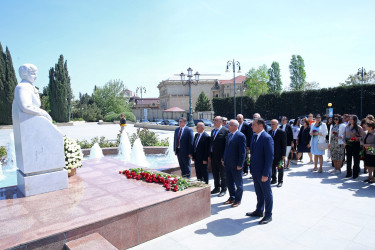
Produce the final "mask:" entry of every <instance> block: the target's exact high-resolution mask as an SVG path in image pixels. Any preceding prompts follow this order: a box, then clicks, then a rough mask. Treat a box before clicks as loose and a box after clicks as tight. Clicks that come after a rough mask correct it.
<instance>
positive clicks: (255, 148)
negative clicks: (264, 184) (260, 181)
mask: <svg viewBox="0 0 375 250" xmlns="http://www.w3.org/2000/svg"><path fill="white" fill-rule="evenodd" d="M254 139H255V134H254V135H253V140H252V141H251V144H250V148H251V149H250V150H251V152H252V153H251V157H250V172H251V174H252V175H253V176H254V177H256V178H261V177H262V176H267V177H271V175H272V162H273V139H272V137H271V136H270V135H269V134H268V133H267V132H266V131H264V132H263V133H262V134H261V135H260V137H259V138H258V140H257V141H256V142H255V140H254Z"/></svg>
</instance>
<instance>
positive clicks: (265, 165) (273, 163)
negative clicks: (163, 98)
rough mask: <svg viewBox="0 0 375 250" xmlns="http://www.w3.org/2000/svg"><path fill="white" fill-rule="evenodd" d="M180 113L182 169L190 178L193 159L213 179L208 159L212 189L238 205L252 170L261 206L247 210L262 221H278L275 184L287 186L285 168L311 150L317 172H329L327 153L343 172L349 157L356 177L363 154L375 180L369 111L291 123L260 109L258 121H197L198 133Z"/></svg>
mask: <svg viewBox="0 0 375 250" xmlns="http://www.w3.org/2000/svg"><path fill="white" fill-rule="evenodd" d="M186 123H187V121H186V119H185V118H180V120H179V127H178V128H177V129H176V130H175V135H174V151H175V153H176V155H177V158H178V162H179V165H180V168H181V172H182V175H183V176H184V177H186V178H190V173H191V168H190V161H191V159H193V160H194V162H195V170H196V175H197V179H198V180H201V181H204V182H205V183H207V184H208V163H209V162H211V169H212V174H213V179H214V188H213V189H212V191H211V194H218V196H219V197H222V196H225V195H226V193H227V191H228V192H229V198H228V200H227V201H225V202H224V204H225V205H231V206H232V207H237V206H239V205H240V204H241V199H242V194H243V176H247V175H249V174H250V179H252V180H253V183H254V188H255V193H256V195H257V206H256V209H255V211H253V212H249V213H246V215H247V216H253V217H263V218H262V220H261V221H260V222H259V223H260V224H267V223H269V222H270V221H272V206H273V196H272V190H271V185H272V184H277V187H282V185H283V181H284V169H288V168H290V166H291V164H298V162H301V161H302V157H303V155H304V153H307V154H308V157H309V163H313V164H314V168H313V169H312V171H313V172H317V173H322V172H323V155H326V154H327V156H328V160H331V161H332V170H331V171H330V172H331V173H332V174H335V175H338V174H340V173H341V169H342V168H343V166H344V164H345V163H346V176H345V178H353V179H356V178H358V176H359V173H360V160H361V159H362V160H364V166H365V167H364V171H365V172H368V178H367V179H366V180H365V181H366V182H369V183H374V182H375V175H374V171H375V133H374V129H375V120H374V116H372V115H368V116H367V117H366V118H364V119H363V120H362V121H361V123H360V125H359V122H358V117H357V116H356V115H347V114H345V115H343V116H341V115H339V114H335V115H333V117H329V118H328V120H327V122H326V123H324V122H322V117H321V115H320V114H317V115H315V117H314V115H313V114H309V115H308V117H305V118H302V119H301V118H296V119H294V121H293V123H289V120H288V118H287V117H285V116H283V117H282V118H281V122H280V124H279V120H277V119H273V120H271V122H270V125H271V126H270V127H269V126H268V125H267V124H266V123H265V121H264V120H263V119H262V118H261V116H260V114H258V113H255V114H254V115H253V122H252V123H251V124H249V123H248V122H246V121H244V117H243V115H242V114H238V115H237V117H236V119H232V120H230V121H229V122H228V119H227V118H226V117H221V116H216V117H215V119H214V128H213V130H212V131H211V134H210V135H209V134H208V133H207V132H205V125H204V124H203V123H201V122H200V123H198V124H197V127H196V129H197V133H196V134H195V136H194V133H193V130H192V129H191V128H189V127H187V126H186Z"/></svg>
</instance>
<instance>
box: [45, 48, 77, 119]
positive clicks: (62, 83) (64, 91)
mask: <svg viewBox="0 0 375 250" xmlns="http://www.w3.org/2000/svg"><path fill="white" fill-rule="evenodd" d="M48 89H49V101H50V107H51V116H52V118H53V119H54V120H55V121H57V122H67V121H69V119H70V117H69V115H70V113H69V112H70V105H71V99H72V90H71V86H70V77H69V73H68V66H67V61H65V63H64V56H63V55H60V57H59V60H58V62H57V64H55V68H50V70H49V84H48Z"/></svg>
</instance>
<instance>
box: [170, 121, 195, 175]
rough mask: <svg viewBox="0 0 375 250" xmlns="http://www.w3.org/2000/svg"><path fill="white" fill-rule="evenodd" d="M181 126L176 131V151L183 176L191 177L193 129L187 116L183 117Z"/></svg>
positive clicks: (180, 122)
mask: <svg viewBox="0 0 375 250" xmlns="http://www.w3.org/2000/svg"><path fill="white" fill-rule="evenodd" d="M178 124H179V127H178V128H176V130H175V131H174V147H173V148H174V152H175V154H176V155H177V159H178V163H179V165H180V169H181V173H182V177H185V178H190V158H191V156H192V154H193V140H194V134H193V130H192V129H191V128H189V127H187V126H186V118H184V117H181V118H180V120H179V122H178Z"/></svg>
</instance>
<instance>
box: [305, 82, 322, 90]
mask: <svg viewBox="0 0 375 250" xmlns="http://www.w3.org/2000/svg"><path fill="white" fill-rule="evenodd" d="M313 89H320V85H319V83H318V82H316V81H312V82H306V83H305V86H304V87H303V90H313Z"/></svg>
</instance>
